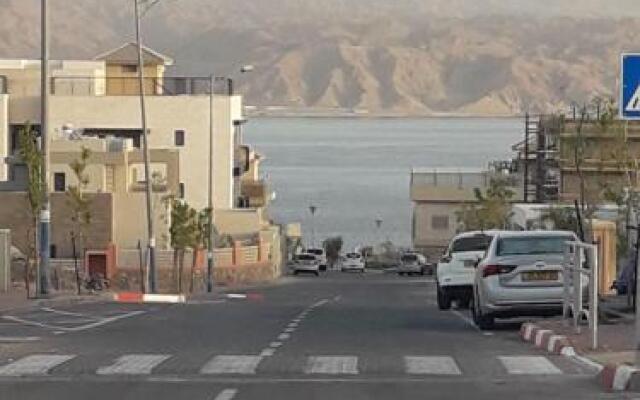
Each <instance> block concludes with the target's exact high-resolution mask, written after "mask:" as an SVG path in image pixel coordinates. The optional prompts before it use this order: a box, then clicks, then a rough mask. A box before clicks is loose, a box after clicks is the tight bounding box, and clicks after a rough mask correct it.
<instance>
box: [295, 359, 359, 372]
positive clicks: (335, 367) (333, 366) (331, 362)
mask: <svg viewBox="0 0 640 400" xmlns="http://www.w3.org/2000/svg"><path fill="white" fill-rule="evenodd" d="M304 372H305V373H306V374H327V375H343V374H344V375H357V374H358V357H350V356H312V357H309V358H308V359H307V365H306V366H305V369H304Z"/></svg>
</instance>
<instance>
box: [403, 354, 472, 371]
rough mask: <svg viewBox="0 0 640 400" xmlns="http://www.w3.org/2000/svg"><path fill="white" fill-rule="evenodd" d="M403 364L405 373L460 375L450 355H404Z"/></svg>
mask: <svg viewBox="0 0 640 400" xmlns="http://www.w3.org/2000/svg"><path fill="white" fill-rule="evenodd" d="M404 364H405V371H406V373H407V374H411V375H462V372H461V371H460V368H459V367H458V364H457V363H456V361H455V360H454V359H453V358H452V357H445V356H406V357H405V358H404Z"/></svg>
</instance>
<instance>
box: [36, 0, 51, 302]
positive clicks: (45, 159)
mask: <svg viewBox="0 0 640 400" xmlns="http://www.w3.org/2000/svg"><path fill="white" fill-rule="evenodd" d="M47 3H48V0H42V2H41V29H42V32H41V33H42V43H41V51H42V59H41V60H40V90H41V93H40V107H41V108H40V149H41V151H42V167H41V175H42V195H43V198H42V200H43V201H42V209H41V210H40V218H39V234H38V251H39V253H40V260H39V261H40V262H39V263H38V279H37V281H36V285H37V293H38V296H41V297H45V296H47V295H48V294H49V240H50V239H49V233H50V231H51V226H50V220H51V206H50V203H49V133H48V130H49V91H50V87H49V86H50V82H49V11H48V7H47V6H48V4H47Z"/></svg>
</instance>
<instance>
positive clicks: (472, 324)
mask: <svg viewBox="0 0 640 400" xmlns="http://www.w3.org/2000/svg"><path fill="white" fill-rule="evenodd" d="M451 313H452V314H453V315H455V316H457V317H458V318H460V319H461V320H463V321H464V322H466V323H467V324H468V325H469V326H471V327H472V328H473V329H475V330H476V331H478V332H480V333H482V334H483V335H484V336H493V332H484V331H483V330H482V329H480V328H478V326H477V325H476V324H475V323H474V322H473V320H472V319H471V318H469V317H467V316H466V315H464V314H462V313H461V312H460V311H458V310H451Z"/></svg>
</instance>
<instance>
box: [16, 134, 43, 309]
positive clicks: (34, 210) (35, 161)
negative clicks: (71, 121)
mask: <svg viewBox="0 0 640 400" xmlns="http://www.w3.org/2000/svg"><path fill="white" fill-rule="evenodd" d="M19 145H20V146H19V154H20V157H21V158H22V161H23V162H24V164H25V165H26V168H27V194H26V196H27V204H28V205H29V217H30V224H28V227H27V243H28V249H27V252H26V260H25V264H24V265H25V267H24V268H25V271H24V280H25V287H26V290H27V297H30V294H29V293H30V286H31V283H30V279H29V276H30V275H31V273H32V271H33V270H35V269H37V263H38V256H37V251H38V244H37V235H36V232H37V228H38V213H39V212H40V210H41V209H42V205H43V201H44V185H43V181H42V163H43V157H42V153H41V152H40V149H39V148H38V141H37V135H36V131H35V130H34V129H33V127H32V126H31V124H29V123H26V124H25V125H24V127H23V128H21V129H20V131H19Z"/></svg>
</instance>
